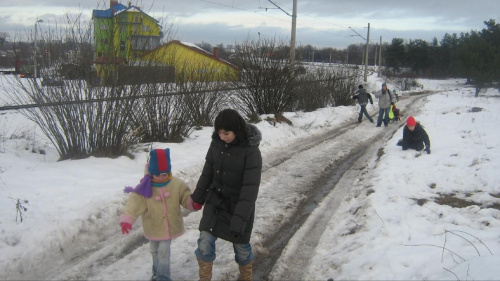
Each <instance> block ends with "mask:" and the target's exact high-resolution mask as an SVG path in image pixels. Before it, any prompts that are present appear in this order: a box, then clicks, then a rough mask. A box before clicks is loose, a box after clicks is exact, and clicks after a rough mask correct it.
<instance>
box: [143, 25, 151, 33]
mask: <svg viewBox="0 0 500 281" xmlns="http://www.w3.org/2000/svg"><path fill="white" fill-rule="evenodd" d="M150 30H151V28H150V27H149V25H143V26H142V31H144V32H149V31H150Z"/></svg>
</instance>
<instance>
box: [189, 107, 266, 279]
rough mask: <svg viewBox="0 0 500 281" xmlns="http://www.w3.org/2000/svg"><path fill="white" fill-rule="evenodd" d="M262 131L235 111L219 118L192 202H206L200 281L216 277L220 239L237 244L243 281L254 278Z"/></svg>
mask: <svg viewBox="0 0 500 281" xmlns="http://www.w3.org/2000/svg"><path fill="white" fill-rule="evenodd" d="M261 140H262V134H261V132H260V131H259V129H257V127H255V126H254V125H251V124H246V123H245V120H244V119H243V118H242V117H241V115H240V114H239V113H238V112H237V111H235V110H232V109H224V110H222V111H221V112H220V113H219V114H218V115H217V117H216V118H215V122H214V133H213V135H212V142H211V143H210V148H209V149H208V152H207V155H206V157H205V160H206V161H205V165H204V167H203V171H202V173H201V176H200V178H199V180H198V184H197V186H196V189H195V191H194V192H193V195H192V198H193V201H194V202H195V203H197V204H202V205H203V216H202V218H201V221H200V225H199V230H200V237H199V239H198V248H197V249H196V251H195V254H196V258H197V259H198V264H199V267H200V268H199V274H200V280H211V278H212V265H213V261H214V260H215V241H216V240H217V238H221V239H224V240H226V241H229V242H232V243H233V248H234V253H235V261H236V263H238V265H239V270H240V280H252V261H253V258H254V255H253V253H252V246H251V245H250V235H251V233H252V228H253V222H254V216H255V201H256V200H257V195H258V192H259V186H260V179H261V172H262V156H261V153H260V149H259V144H260V141H261Z"/></svg>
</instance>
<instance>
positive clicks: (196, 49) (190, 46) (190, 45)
mask: <svg viewBox="0 0 500 281" xmlns="http://www.w3.org/2000/svg"><path fill="white" fill-rule="evenodd" d="M170 45H179V46H181V47H184V48H187V49H190V50H192V51H194V52H197V53H199V54H201V55H203V56H206V57H209V58H211V59H213V60H216V61H219V62H222V63H224V64H227V65H229V66H231V67H233V68H235V69H236V70H238V67H237V66H236V65H234V64H232V63H230V62H228V61H225V60H223V59H221V58H219V57H216V56H214V54H213V53H210V52H207V51H206V50H204V49H202V48H200V47H198V46H196V45H195V44H193V43H188V42H181V41H179V40H172V41H170V42H168V43H165V44H163V45H161V46H158V47H156V48H155V49H153V50H151V51H149V52H147V53H146V54H145V55H147V54H150V53H154V52H156V51H158V50H159V49H161V48H165V47H168V46H170Z"/></svg>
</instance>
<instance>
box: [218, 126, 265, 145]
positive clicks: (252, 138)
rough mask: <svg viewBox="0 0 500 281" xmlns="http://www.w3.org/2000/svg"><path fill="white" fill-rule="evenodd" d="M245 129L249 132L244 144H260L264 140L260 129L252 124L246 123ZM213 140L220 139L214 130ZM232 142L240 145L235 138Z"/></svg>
mask: <svg viewBox="0 0 500 281" xmlns="http://www.w3.org/2000/svg"><path fill="white" fill-rule="evenodd" d="M245 131H246V133H247V140H246V142H245V144H244V145H246V146H259V145H260V141H261V140H262V133H261V132H260V130H259V129H258V128H257V127H256V126H255V125H252V124H246V126H245ZM212 139H213V140H220V137H219V134H218V133H217V132H214V133H213V134H212ZM231 144H234V145H238V141H237V140H235V141H233V142H232V143H231Z"/></svg>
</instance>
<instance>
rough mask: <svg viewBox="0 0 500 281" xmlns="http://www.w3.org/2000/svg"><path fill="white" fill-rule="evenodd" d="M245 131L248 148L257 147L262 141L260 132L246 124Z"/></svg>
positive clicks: (253, 126)
mask: <svg viewBox="0 0 500 281" xmlns="http://www.w3.org/2000/svg"><path fill="white" fill-rule="evenodd" d="M245 130H246V131H247V136H248V140H247V144H248V146H259V144H260V141H261V140H262V133H261V132H260V130H259V129H258V128H257V127H256V126H255V125H252V124H247V126H246V128H245Z"/></svg>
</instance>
